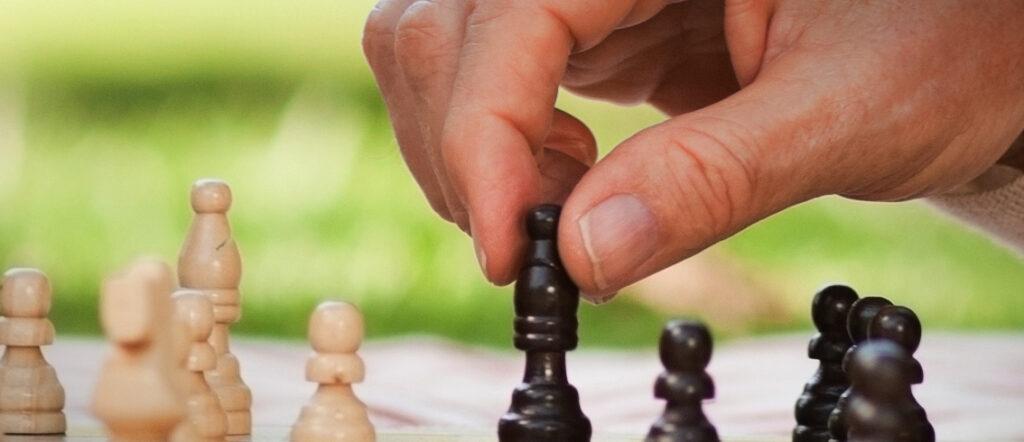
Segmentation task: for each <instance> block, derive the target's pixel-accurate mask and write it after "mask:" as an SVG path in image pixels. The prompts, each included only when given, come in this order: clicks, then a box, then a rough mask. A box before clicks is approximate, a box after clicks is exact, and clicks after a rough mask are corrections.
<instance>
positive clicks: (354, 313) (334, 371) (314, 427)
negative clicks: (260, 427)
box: [291, 301, 375, 442]
mask: <svg viewBox="0 0 1024 442" xmlns="http://www.w3.org/2000/svg"><path fill="white" fill-rule="evenodd" d="M362 341H363V315H362V314H361V313H359V310H358V309H356V308H355V306H353V305H352V304H348V303H344V302H330V301H329V302H324V303H321V304H320V305H319V306H317V308H316V310H314V311H313V316H312V317H311V318H310V320H309V342H310V344H311V345H312V347H313V354H312V355H310V357H309V360H308V361H306V380H308V381H310V382H316V383H317V384H319V385H318V386H317V389H316V393H315V394H314V395H313V398H312V399H310V401H309V404H308V405H306V406H305V407H303V408H302V412H301V413H300V414H299V419H298V421H297V422H296V423H295V425H294V426H293V427H292V433H291V440H293V441H296V442H321V441H323V442H330V441H334V442H372V441H373V440H375V433H374V430H373V425H372V424H370V420H369V419H368V418H367V415H366V406H365V405H363V403H362V402H361V401H360V400H359V398H357V397H356V395H355V393H353V392H352V384H354V383H358V382H362V380H363V374H364V372H365V368H364V366H363V360H362V358H360V357H359V355H358V354H356V351H357V350H359V345H360V344H361V343H362Z"/></svg>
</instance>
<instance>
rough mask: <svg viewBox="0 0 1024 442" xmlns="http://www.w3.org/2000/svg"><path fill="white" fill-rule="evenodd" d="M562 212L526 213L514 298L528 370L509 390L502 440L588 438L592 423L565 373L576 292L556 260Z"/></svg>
mask: <svg viewBox="0 0 1024 442" xmlns="http://www.w3.org/2000/svg"><path fill="white" fill-rule="evenodd" d="M560 211H561V208H560V207H559V206H555V205H542V206H539V207H537V208H534V209H533V210H531V211H530V212H529V214H528V215H527V219H526V231H527V234H528V235H529V237H530V243H529V245H528V247H527V256H526V259H525V260H524V264H523V268H522V270H521V271H520V272H519V279H518V280H517V281H516V286H515V300H514V303H515V314H516V317H515V322H514V326H515V346H516V348H518V349H520V350H523V351H525V352H526V368H525V370H524V374H523V382H522V383H521V384H519V385H518V386H516V388H515V390H514V391H513V392H512V405H511V406H510V407H509V410H508V412H507V413H505V415H504V416H502V417H501V420H500V421H499V422H498V439H499V440H501V441H502V442H513V441H514V442H546V441H552V442H553V441H562V442H575V441H587V440H590V433H591V427H590V420H588V419H587V417H586V416H584V415H583V411H582V410H581V409H580V400H579V393H577V392H576V388H574V387H573V386H572V385H571V384H569V380H568V376H567V375H566V369H565V352H566V351H569V350H572V349H574V348H576V344H577V341H578V338H577V336H576V329H577V328H578V325H579V324H578V322H577V319H576V308H577V307H578V306H579V289H577V288H576V285H575V284H573V282H572V280H570V279H569V276H568V275H567V274H566V272H565V269H564V268H563V267H562V262H561V259H559V257H558V250H557V244H558V241H557V239H556V233H557V231H558V217H559V214H560Z"/></svg>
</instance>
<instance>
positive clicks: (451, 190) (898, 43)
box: [364, 0, 1024, 300]
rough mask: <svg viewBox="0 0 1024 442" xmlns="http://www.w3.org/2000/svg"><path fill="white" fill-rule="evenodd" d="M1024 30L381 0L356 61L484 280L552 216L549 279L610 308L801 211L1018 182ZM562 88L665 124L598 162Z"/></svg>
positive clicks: (999, 24) (982, 16) (724, 12)
mask: <svg viewBox="0 0 1024 442" xmlns="http://www.w3.org/2000/svg"><path fill="white" fill-rule="evenodd" d="M1021 30H1024V2H1019V1H1013V0H993V1H990V2H985V3H983V4H981V3H978V2H970V1H955V0H948V1H947V0H937V1H923V0H919V1H907V2H896V1H892V2H886V1H879V2H860V1H852V0H849V1H847V0H834V1H833V0H793V1H788V0H775V1H742V0H736V1H730V0H727V1H725V2H724V4H723V3H722V2H715V1H705V0H688V1H682V2H670V1H664V0H620V1H607V2H597V1H593V0H531V1H523V0H476V1H473V0H419V1H414V0H382V1H381V2H380V3H379V4H378V5H377V7H376V8H375V9H374V11H373V12H372V13H371V15H370V17H369V19H368V21H367V25H366V31H365V38H364V48H365V52H366V55H367V58H368V60H369V62H370V65H371V67H372V68H373V71H374V74H375V75H376V78H377V81H378V83H379V85H380V88H381V91H382V93H383V96H384V99H385V101H386V103H387V106H388V109H389V112H390V115H391V119H392V123H393V125H394V129H395V134H396V137H397V139H398V143H399V146H400V148H401V150H402V153H403V155H404V157H405V160H406V162H407V164H408V165H409V169H410V170H411V171H412V174H413V176H414V177H415V179H416V181H417V183H419V185H420V186H421V187H422V188H423V191H424V194H425V195H426V197H427V199H428V201H429V202H430V204H431V206H432V207H433V208H434V210H436V211H437V212H438V214H440V215H441V216H442V217H443V218H445V219H447V220H450V221H453V222H454V223H456V224H458V225H459V226H460V227H461V228H462V229H463V230H465V231H467V232H471V235H472V237H473V240H474V244H475V247H476V250H477V256H478V257H479V259H480V263H481V267H482V268H483V271H484V274H485V275H486V276H487V277H488V278H489V279H490V280H491V281H493V282H495V283H498V284H505V283H508V282H510V281H511V280H512V278H514V275H515V273H516V267H517V264H518V260H519V259H520V256H521V253H522V247H523V245H524V236H525V233H524V232H523V228H522V226H521V224H522V214H524V213H525V212H526V210H527V209H528V208H529V207H531V206H534V205H536V204H538V203H541V202H564V204H565V207H564V211H563V214H562V220H561V225H560V228H559V234H560V237H559V248H560V251H561V254H562V258H563V261H564V262H565V265H566V267H567V268H568V271H569V273H570V275H571V276H572V277H573V279H574V280H575V281H576V282H577V284H578V285H579V286H580V288H581V289H582V290H583V292H584V293H585V294H586V296H588V297H589V298H591V299H592V300H603V299H606V298H607V297H608V296H610V295H612V294H614V293H615V291H616V290H618V289H620V288H622V287H624V286H625V285H627V284H629V283H632V282H634V281H636V280H638V279H640V278H643V277H645V276H647V275H650V274H652V273H654V272H656V271H657V270H660V269H662V268H664V267H667V266H669V265H671V264H673V263H675V262H678V261H680V260H682V259H685V258H687V257H689V256H691V255H693V254H695V253H697V252H699V251H700V250H702V249H704V248H706V247H708V246H710V245H711V244H714V243H715V242H717V241H719V240H721V239H723V238H726V237H728V236H729V235H732V234H734V233H736V232H737V231H739V230H741V229H743V228H744V227H746V226H748V225H750V224H751V223H754V222H756V221H758V220H760V219H762V218H764V217H766V216H769V215H771V214H773V213H775V212H777V211H779V210H782V209H784V208H786V207H789V206H792V205H794V204H798V203H800V202H803V201H806V200H808V199H811V198H815V197H818V196H822V195H830V194H838V195H843V196H846V197H850V198H856V199H863V200H885V201H893V200H904V199H910V198H917V197H922V196H927V195H933V194H937V193H942V192H945V191H948V190H950V189H953V188H955V187H957V186H959V185H961V184H964V183H967V182H969V181H971V180H972V179H974V178H975V177H977V176H979V175H980V174H982V173H983V172H984V171H985V170H986V169H988V168H989V167H991V166H992V165H993V164H994V163H995V162H996V161H998V160H1000V158H1001V157H1004V162H1008V163H1014V164H1019V163H1024V160H1021V159H1020V157H1021V155H1019V154H1016V155H1015V154H1013V152H1011V151H1009V150H1008V149H1009V146H1010V145H1011V144H1012V143H1013V142H1014V140H1015V139H1016V138H1017V137H1018V136H1019V135H1020V134H1021V131H1022V129H1024V32H1021ZM560 87H563V88H564V89H567V90H569V91H572V92H574V93H577V94H580V95H583V96H587V97H593V98H596V99H602V100H610V101H614V102H616V103H622V104H635V103H650V104H651V105H653V106H655V107H657V108H658V109H660V110H662V111H663V112H665V114H666V115H667V116H668V118H667V119H666V120H665V121H664V122H662V123H660V124H657V125H655V126H653V127H650V128H648V129H645V130H643V131H641V132H639V133H637V134H635V135H634V136H633V137H631V138H630V139H628V140H626V141H624V142H623V143H621V144H620V145H619V146H617V147H616V148H615V149H614V150H613V151H612V152H611V153H610V154H609V155H607V156H606V157H605V158H603V159H601V160H600V161H597V150H596V146H595V141H594V138H593V136H592V135H591V133H590V131H589V130H588V129H587V127H586V125H585V124H584V123H583V122H581V121H579V120H577V119H576V118H574V117H572V116H570V115H568V114H566V113H564V112H562V111H560V110H557V109H555V108H554V103H555V98H556V94H557V92H558V90H559V88H560ZM1017 151H1019V149H1017Z"/></svg>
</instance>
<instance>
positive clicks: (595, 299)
mask: <svg viewBox="0 0 1024 442" xmlns="http://www.w3.org/2000/svg"><path fill="white" fill-rule="evenodd" d="M618 294H619V292H611V293H609V294H607V295H593V294H590V293H580V297H581V298H583V300H584V301H587V302H588V303H590V304H592V305H601V304H605V303H607V302H608V301H611V300H612V299H613V298H615V296H617V295H618Z"/></svg>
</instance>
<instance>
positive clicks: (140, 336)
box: [92, 261, 187, 442]
mask: <svg viewBox="0 0 1024 442" xmlns="http://www.w3.org/2000/svg"><path fill="white" fill-rule="evenodd" d="M173 284H174V279H173V277H172V276H171V270H170V268H169V267H167V265H165V264H163V263H160V262H156V261H140V262H136V263H134V264H132V265H131V266H129V267H128V268H127V269H125V270H124V271H121V272H119V273H117V274H114V275H111V276H110V277H109V278H107V279H106V280H105V281H104V282H103V289H102V293H101V298H100V321H101V323H102V325H103V330H104V332H105V333H106V335H107V338H108V339H109V340H110V341H111V343H112V344H113V349H112V352H111V355H110V356H109V357H108V359H107V361H106V362H105V363H104V365H103V368H102V370H101V371H100V378H99V381H98V383H97V385H96V391H95V393H94V394H93V402H92V411H93V414H95V415H96V417H98V418H99V419H100V420H101V421H103V423H104V424H105V425H106V427H107V434H108V436H109V437H110V439H111V440H113V441H132V442H148V441H166V440H168V438H169V437H170V435H171V432H172V431H173V430H174V428H175V427H177V426H178V424H179V423H180V422H181V421H182V419H183V418H184V416H185V397H184V395H183V388H182V385H181V384H182V382H181V381H182V380H183V376H182V369H181V368H180V367H181V360H182V359H183V355H184V353H185V352H186V351H187V349H186V348H184V345H182V344H183V343H184V342H185V341H184V340H183V339H176V335H184V333H181V332H178V331H176V330H175V327H174V325H173V324H174V322H173V321H171V318H172V316H171V290H172V289H173ZM169 324H170V325H171V326H169Z"/></svg>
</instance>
